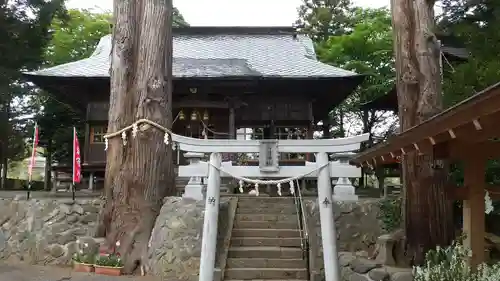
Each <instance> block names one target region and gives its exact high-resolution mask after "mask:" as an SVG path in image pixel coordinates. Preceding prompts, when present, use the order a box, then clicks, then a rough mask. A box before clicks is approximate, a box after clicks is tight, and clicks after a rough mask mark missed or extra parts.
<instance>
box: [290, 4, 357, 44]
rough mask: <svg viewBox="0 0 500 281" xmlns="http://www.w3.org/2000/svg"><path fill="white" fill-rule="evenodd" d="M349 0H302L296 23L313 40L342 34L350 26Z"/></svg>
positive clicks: (317, 40) (350, 7)
mask: <svg viewBox="0 0 500 281" xmlns="http://www.w3.org/2000/svg"><path fill="white" fill-rule="evenodd" d="M351 10H352V2H351V0H303V3H302V5H301V6H300V7H299V8H298V12H299V19H298V20H297V22H296V24H297V25H299V26H303V27H302V30H301V31H302V32H303V33H305V34H307V35H309V36H310V37H311V38H312V39H313V40H314V41H315V42H320V41H325V40H327V39H328V38H329V37H330V36H332V35H342V34H344V33H346V32H347V31H348V30H349V28H350V27H351V23H350V18H349V14H350V12H351Z"/></svg>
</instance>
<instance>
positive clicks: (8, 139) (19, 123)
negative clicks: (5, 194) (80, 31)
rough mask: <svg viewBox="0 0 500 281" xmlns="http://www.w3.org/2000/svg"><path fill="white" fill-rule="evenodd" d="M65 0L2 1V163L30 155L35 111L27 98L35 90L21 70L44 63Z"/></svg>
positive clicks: (0, 70)
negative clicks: (52, 27) (28, 143)
mask: <svg viewBox="0 0 500 281" xmlns="http://www.w3.org/2000/svg"><path fill="white" fill-rule="evenodd" d="M64 16H65V9H64V5H63V0H51V1H50V0H48V1H46V0H11V1H2V2H0V38H2V39H3V40H1V41H0V61H1V65H0V93H2V94H1V95H0V161H2V162H3V161H4V160H5V159H9V160H11V161H15V160H19V159H22V158H24V157H25V156H27V155H28V150H27V147H26V144H25V139H26V138H27V137H28V136H29V135H30V134H31V133H32V131H31V130H30V127H29V125H30V124H29V122H28V117H29V114H30V113H31V112H33V108H32V107H31V106H30V105H29V104H27V103H26V101H25V99H24V98H23V97H24V96H26V95H29V94H32V93H33V89H32V87H30V86H29V85H26V84H23V83H21V81H20V78H21V71H25V70H32V69H36V68H37V67H39V66H40V65H41V64H42V62H43V51H44V48H45V46H46V45H47V44H48V42H49V40H50V37H51V36H50V35H51V34H50V28H49V26H50V23H51V21H52V19H53V18H56V17H60V18H64Z"/></svg>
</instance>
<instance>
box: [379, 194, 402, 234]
mask: <svg viewBox="0 0 500 281" xmlns="http://www.w3.org/2000/svg"><path fill="white" fill-rule="evenodd" d="M379 209H380V214H379V219H380V220H381V221H382V227H383V228H384V230H385V231H387V232H392V231H394V230H396V229H398V228H400V227H401V223H402V221H401V218H402V216H401V198H400V197H397V198H387V199H383V200H382V201H380V203H379Z"/></svg>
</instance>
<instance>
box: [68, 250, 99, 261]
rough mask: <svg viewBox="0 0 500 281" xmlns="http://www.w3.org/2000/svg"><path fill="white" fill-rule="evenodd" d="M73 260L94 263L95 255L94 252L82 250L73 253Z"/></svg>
mask: <svg viewBox="0 0 500 281" xmlns="http://www.w3.org/2000/svg"><path fill="white" fill-rule="evenodd" d="M73 261H74V262H77V263H84V264H94V263H95V261H96V256H95V254H84V253H83V252H78V253H75V254H74V255H73Z"/></svg>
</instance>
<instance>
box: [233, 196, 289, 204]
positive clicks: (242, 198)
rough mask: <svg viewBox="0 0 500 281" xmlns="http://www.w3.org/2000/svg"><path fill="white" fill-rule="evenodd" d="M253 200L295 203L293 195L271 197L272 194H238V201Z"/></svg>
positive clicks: (258, 201) (254, 202)
mask: <svg viewBox="0 0 500 281" xmlns="http://www.w3.org/2000/svg"><path fill="white" fill-rule="evenodd" d="M246 202H252V203H253V204H256V203H266V204H267V203H271V204H276V203H282V204H293V197H270V196H244V195H242V196H238V203H244V204H245V203H246Z"/></svg>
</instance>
